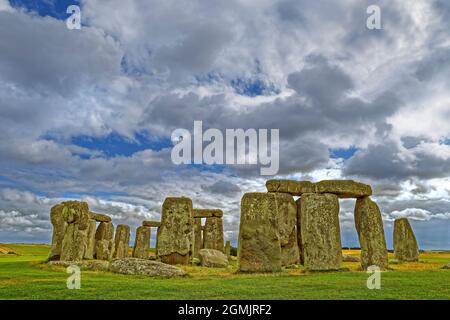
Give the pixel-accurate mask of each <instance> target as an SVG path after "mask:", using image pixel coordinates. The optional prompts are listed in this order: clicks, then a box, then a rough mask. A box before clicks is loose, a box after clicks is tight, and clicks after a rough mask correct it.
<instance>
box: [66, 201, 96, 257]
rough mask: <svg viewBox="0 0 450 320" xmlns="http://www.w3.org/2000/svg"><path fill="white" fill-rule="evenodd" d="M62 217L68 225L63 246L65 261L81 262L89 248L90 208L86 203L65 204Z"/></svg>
mask: <svg viewBox="0 0 450 320" xmlns="http://www.w3.org/2000/svg"><path fill="white" fill-rule="evenodd" d="M62 204H63V206H64V207H63V209H62V215H63V219H64V221H65V222H66V224H67V227H66V230H65V232H64V238H63V242H62V246H61V257H60V260H63V261H81V260H82V259H83V257H84V253H85V251H86V248H87V239H88V236H87V233H88V228H89V206H88V204H87V203H86V202H80V201H66V202H63V203H62Z"/></svg>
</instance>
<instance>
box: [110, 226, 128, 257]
mask: <svg viewBox="0 0 450 320" xmlns="http://www.w3.org/2000/svg"><path fill="white" fill-rule="evenodd" d="M129 242H130V226H127V225H126V224H119V225H118V226H117V228H116V237H115V239H114V247H115V250H114V254H113V258H117V259H122V258H126V257H128V245H129Z"/></svg>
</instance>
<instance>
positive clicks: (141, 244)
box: [133, 226, 151, 259]
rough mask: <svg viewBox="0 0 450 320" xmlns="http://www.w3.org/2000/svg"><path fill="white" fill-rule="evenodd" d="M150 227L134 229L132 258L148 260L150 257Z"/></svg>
mask: <svg viewBox="0 0 450 320" xmlns="http://www.w3.org/2000/svg"><path fill="white" fill-rule="evenodd" d="M150 230H151V229H150V227H144V226H140V227H138V228H137V229H136V240H135V242H134V248H133V257H134V258H139V259H148V258H149V255H150V232H151V231H150Z"/></svg>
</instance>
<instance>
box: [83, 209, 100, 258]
mask: <svg viewBox="0 0 450 320" xmlns="http://www.w3.org/2000/svg"><path fill="white" fill-rule="evenodd" d="M96 229H97V221H95V220H94V219H92V218H91V219H89V227H88V232H87V247H86V252H85V253H84V258H85V259H88V260H91V259H94V257H95V242H96V240H95V232H96Z"/></svg>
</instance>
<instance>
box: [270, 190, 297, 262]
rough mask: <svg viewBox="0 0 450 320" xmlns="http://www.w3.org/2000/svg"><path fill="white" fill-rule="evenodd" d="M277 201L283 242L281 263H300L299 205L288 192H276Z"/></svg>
mask: <svg viewBox="0 0 450 320" xmlns="http://www.w3.org/2000/svg"><path fill="white" fill-rule="evenodd" d="M274 195H275V197H276V201H277V212H278V227H279V234H280V244H281V265H282V266H290V265H294V264H298V263H299V259H300V257H299V251H298V243H297V205H296V204H295V201H294V198H293V197H292V196H291V195H290V194H287V193H274Z"/></svg>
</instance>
